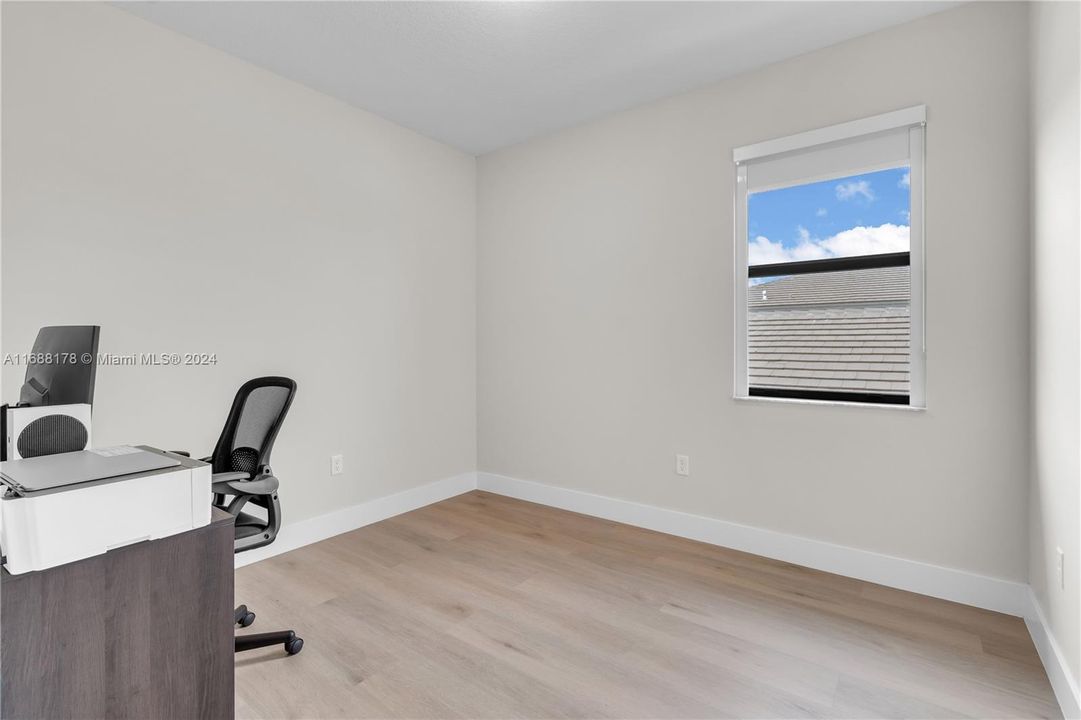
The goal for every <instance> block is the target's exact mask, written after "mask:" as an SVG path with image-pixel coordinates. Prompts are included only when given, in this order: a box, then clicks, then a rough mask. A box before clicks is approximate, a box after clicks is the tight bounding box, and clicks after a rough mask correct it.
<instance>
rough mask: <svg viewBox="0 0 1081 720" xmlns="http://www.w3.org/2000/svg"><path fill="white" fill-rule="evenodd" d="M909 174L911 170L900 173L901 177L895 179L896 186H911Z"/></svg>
mask: <svg viewBox="0 0 1081 720" xmlns="http://www.w3.org/2000/svg"><path fill="white" fill-rule="evenodd" d="M910 175H911V172H906V173H905V174H904V175H902V176H901V179H900V180H898V181H897V187H903V188H906V187H911V186H912V179H911V177H910Z"/></svg>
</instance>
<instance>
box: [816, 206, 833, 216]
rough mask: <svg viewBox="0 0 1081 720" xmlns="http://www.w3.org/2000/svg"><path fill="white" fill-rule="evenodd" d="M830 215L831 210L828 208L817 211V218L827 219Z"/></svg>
mask: <svg viewBox="0 0 1081 720" xmlns="http://www.w3.org/2000/svg"><path fill="white" fill-rule="evenodd" d="M829 214H830V213H829V210H827V209H826V208H818V210H816V211H815V217H826V216H827V215H829Z"/></svg>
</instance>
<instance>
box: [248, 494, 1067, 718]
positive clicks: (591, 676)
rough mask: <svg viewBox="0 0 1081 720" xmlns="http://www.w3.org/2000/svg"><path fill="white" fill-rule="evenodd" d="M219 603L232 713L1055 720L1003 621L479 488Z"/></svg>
mask: <svg viewBox="0 0 1081 720" xmlns="http://www.w3.org/2000/svg"><path fill="white" fill-rule="evenodd" d="M236 592H237V602H238V603H239V602H243V603H246V604H247V605H248V606H249V607H250V608H251V609H253V610H254V611H255V612H256V614H257V616H258V620H257V622H256V624H255V626H253V627H252V628H251V629H250V632H259V631H266V630H270V629H279V628H286V627H288V628H294V629H296V630H297V632H298V634H300V635H301V636H302V637H303V638H304V639H305V647H304V651H303V652H302V653H301V654H300V655H297V656H295V657H287V656H285V655H284V653H283V652H282V651H281V650H280V649H273V648H272V649H265V650H259V651H252V652H250V653H245V654H244V655H241V656H238V658H237V667H236V687H237V717H241V718H316V717H328V718H329V717H335V718H707V717H708V718H714V717H715V718H747V717H761V718H782V717H783V718H794V717H820V718H830V717H837V718H872V717H881V718H902V717H909V718H917V717H918V718H924V717H927V718H957V717H974V718H986V717H1001V718H1005V717H1025V718H1032V717H1046V718H1057V717H1060V715H1059V711H1058V707H1057V705H1056V704H1055V700H1054V696H1053V694H1052V691H1051V687H1050V684H1049V683H1048V681H1047V677H1046V675H1045V674H1044V671H1043V669H1042V667H1041V666H1040V662H1039V658H1038V657H1037V655H1036V651H1035V649H1034V648H1033V646H1032V642H1031V640H1030V639H1029V637H1028V633H1027V631H1026V630H1025V626H1024V623H1023V622H1022V621H1021V620H1020V619H1018V618H1014V617H1009V616H1005V615H1000V614H998V613H993V612H989V611H986V610H979V609H976V608H970V607H967V606H964V605H958V604H956V603H950V602H947V601H943V600H936V599H933V598H927V597H923V596H920V595H915V594H913V593H907V592H904V591H900V590H894V589H891V588H885V587H882V586H878V585H872V584H869V583H865V582H861V581H858V580H853V579H851V578H844V577H840V576H837V575H830V574H828V573H823V572H818V571H815V570H809V569H807V568H802V567H799V566H795V565H790V564H788V563H783V562H779V561H775V560H769V559H766V558H761V557H757V556H754V555H749V554H746V553H740V552H737V551H733V550H727V549H724V548H718V547H714V546H711V545H706V544H703V543H697V542H693V541H690V540H684V539H681V538H676V537H672V536H669V535H663V534H661V533H655V532H651V531H648V530H642V529H639V528H634V527H630V526H627V525H621V524H619V523H614V522H610V521H606V520H600V519H597V518H590V517H586V516H583V515H577V514H575V513H570V512H565V511H562V510H556V509H553V508H548V507H544V506H540V505H535V504H532V503H526V502H522V501H519V500H513V499H510V498H505V497H500V496H498V495H493V494H490V493H485V492H480V491H476V492H471V493H467V494H465V495H460V496H458V497H456V498H452V499H450V500H446V501H444V502H441V503H437V504H435V505H431V506H429V507H426V508H422V509H420V510H416V511H414V512H411V513H407V514H405V515H401V516H399V517H396V518H392V519H390V520H386V521H384V522H381V523H377V524H375V525H370V526H368V527H365V528H361V529H360V530H356V531H353V532H350V533H346V534H344V535H339V536H337V537H334V538H331V539H329V540H326V541H324V542H321V543H317V544H314V545H310V546H307V547H304V548H301V549H299V550H295V551H292V552H289V553H285V554H283V555H279V556H277V557H274V558H271V559H269V560H264V561H262V562H259V563H255V564H253V565H249V566H246V567H244V568H241V569H240V570H238V571H237V580H236ZM244 632H248V631H244Z"/></svg>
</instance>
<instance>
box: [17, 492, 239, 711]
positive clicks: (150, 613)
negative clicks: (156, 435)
mask: <svg viewBox="0 0 1081 720" xmlns="http://www.w3.org/2000/svg"><path fill="white" fill-rule="evenodd" d="M103 522H108V519H107V518H103ZM0 688H2V695H0V716H2V717H3V718H49V719H50V720H52V719H56V718H99V719H100V718H133V719H134V718H138V719H139V720H149V719H151V718H178V719H179V718H185V719H186V718H207V719H217V718H232V717H233V518H232V516H230V515H229V514H228V513H224V512H222V511H220V510H215V511H214V514H213V516H212V517H211V522H210V525H207V526H206V527H202V528H198V529H196V530H191V531H189V532H185V533H181V534H179V535H174V536H172V537H168V538H163V539H161V540H155V541H152V542H143V543H137V544H135V545H129V546H127V547H123V548H118V549H116V550H112V551H110V552H108V553H105V554H104V555H99V556H97V557H93V558H88V559H86V560H80V561H79V562H74V563H69V564H67V565H61V566H58V567H55V568H50V569H48V570H43V571H41V572H33V573H25V574H22V575H11V574H9V573H8V572H7V571H6V570H4V571H3V572H2V573H0Z"/></svg>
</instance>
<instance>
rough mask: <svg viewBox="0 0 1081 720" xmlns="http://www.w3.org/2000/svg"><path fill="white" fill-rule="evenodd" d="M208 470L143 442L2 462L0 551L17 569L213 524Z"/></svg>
mask: <svg viewBox="0 0 1081 720" xmlns="http://www.w3.org/2000/svg"><path fill="white" fill-rule="evenodd" d="M210 476H211V467H210V465H208V464H207V463H204V462H201V461H199V460H193V459H191V458H188V457H183V456H180V455H174V454H171V453H166V452H163V451H161V450H156V449H154V448H150V447H146V446H138V447H132V446H128V445H123V446H118V447H113V448H98V449H94V450H82V451H78V452H66V453H59V454H56V455H43V456H40V457H32V458H26V459H21V460H9V461H6V462H0V491H2V492H3V494H2V496H0V548H2V551H3V554H4V556H5V567H6V568H7V570H8V572H10V573H13V574H18V573H24V572H30V571H33V570H44V569H45V568H50V567H54V566H56V565H62V564H64V563H69V562H73V561H75V560H81V559H83V558H88V557H92V556H94V555H100V554H102V553H105V552H107V551H108V550H111V549H113V548H116V547H121V546H124V545H130V544H132V543H136V542H140V541H143V540H156V539H158V538H163V537H168V536H169V535H175V534H177V533H181V532H184V531H186V530H191V529H193V528H197V527H202V526H204V525H208V524H209V523H210V505H211V492H210V485H211V480H210Z"/></svg>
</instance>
